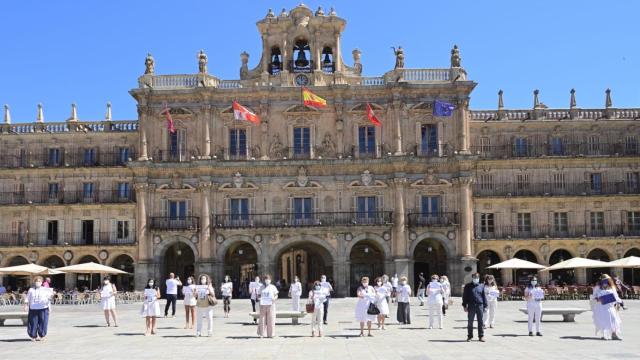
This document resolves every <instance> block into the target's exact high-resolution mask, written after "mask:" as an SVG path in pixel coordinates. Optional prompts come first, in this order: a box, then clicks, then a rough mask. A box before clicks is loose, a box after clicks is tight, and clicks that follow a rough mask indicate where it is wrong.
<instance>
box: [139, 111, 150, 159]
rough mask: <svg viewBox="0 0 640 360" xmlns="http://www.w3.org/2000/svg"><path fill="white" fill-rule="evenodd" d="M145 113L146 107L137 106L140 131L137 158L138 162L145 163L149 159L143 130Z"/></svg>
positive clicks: (145, 118) (145, 132)
mask: <svg viewBox="0 0 640 360" xmlns="http://www.w3.org/2000/svg"><path fill="white" fill-rule="evenodd" d="M147 111H148V109H147V107H146V106H138V130H139V131H140V143H139V144H138V146H139V148H140V156H139V157H138V160H139V161H147V160H148V159H149V155H148V153H147V131H146V129H145V125H146V122H147V121H146V120H147Z"/></svg>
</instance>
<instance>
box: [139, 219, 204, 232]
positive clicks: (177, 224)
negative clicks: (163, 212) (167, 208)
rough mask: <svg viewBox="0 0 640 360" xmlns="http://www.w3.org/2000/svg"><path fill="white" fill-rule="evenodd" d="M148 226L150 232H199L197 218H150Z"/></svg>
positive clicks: (198, 220)
mask: <svg viewBox="0 0 640 360" xmlns="http://www.w3.org/2000/svg"><path fill="white" fill-rule="evenodd" d="M150 220H151V221H150V223H149V226H150V228H151V229H152V230H160V231H199V230H200V217H199V216H183V217H170V216H152V217H151V219H150Z"/></svg>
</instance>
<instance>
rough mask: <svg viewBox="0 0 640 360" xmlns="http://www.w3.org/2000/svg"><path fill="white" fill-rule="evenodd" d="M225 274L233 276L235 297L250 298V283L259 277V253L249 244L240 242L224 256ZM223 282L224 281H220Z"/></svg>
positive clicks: (232, 246) (230, 247)
mask: <svg viewBox="0 0 640 360" xmlns="http://www.w3.org/2000/svg"><path fill="white" fill-rule="evenodd" d="M224 274H225V275H229V276H231V280H232V281H233V296H234V297H236V298H248V297H249V283H250V282H251V281H253V279H254V278H255V276H256V275H258V253H257V252H256V249H255V248H254V247H253V246H252V245H251V244H249V243H248V242H244V241H239V242H236V243H234V244H232V245H231V246H229V248H228V249H227V253H226V254H225V255H224ZM220 280H222V279H220Z"/></svg>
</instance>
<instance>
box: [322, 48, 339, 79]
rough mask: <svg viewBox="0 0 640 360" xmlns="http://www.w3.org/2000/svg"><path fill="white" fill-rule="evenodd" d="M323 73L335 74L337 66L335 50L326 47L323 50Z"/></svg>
mask: <svg viewBox="0 0 640 360" xmlns="http://www.w3.org/2000/svg"><path fill="white" fill-rule="evenodd" d="M322 71H324V72H325V73H333V72H334V71H336V64H335V62H334V59H333V50H331V48H330V47H328V46H325V47H324V48H323V49H322Z"/></svg>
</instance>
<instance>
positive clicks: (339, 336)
mask: <svg viewBox="0 0 640 360" xmlns="http://www.w3.org/2000/svg"><path fill="white" fill-rule="evenodd" d="M326 337H330V338H332V339H351V338H358V337H360V335H328V336H326Z"/></svg>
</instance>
